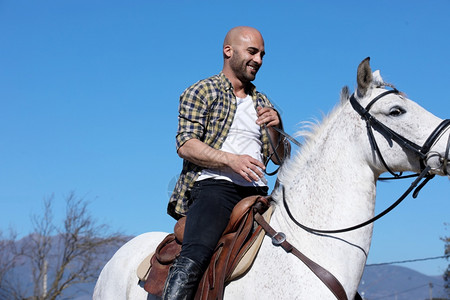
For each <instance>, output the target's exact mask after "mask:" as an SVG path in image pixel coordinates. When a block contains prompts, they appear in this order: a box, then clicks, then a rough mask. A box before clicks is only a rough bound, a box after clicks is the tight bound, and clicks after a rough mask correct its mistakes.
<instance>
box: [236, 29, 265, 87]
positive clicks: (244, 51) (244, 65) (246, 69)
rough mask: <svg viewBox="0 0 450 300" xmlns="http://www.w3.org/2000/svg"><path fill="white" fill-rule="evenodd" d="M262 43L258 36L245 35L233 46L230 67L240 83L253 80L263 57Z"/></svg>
mask: <svg viewBox="0 0 450 300" xmlns="http://www.w3.org/2000/svg"><path fill="white" fill-rule="evenodd" d="M264 54H265V52H264V41H263V39H262V37H261V36H260V35H258V34H247V35H245V36H242V37H241V38H240V41H239V43H237V44H236V45H234V46H233V55H232V56H231V58H230V61H229V63H230V67H231V70H232V71H233V72H234V74H235V75H236V77H237V78H238V79H239V80H241V81H242V82H249V81H253V80H254V79H255V76H256V73H258V70H259V68H260V67H261V65H262V61H263V57H264Z"/></svg>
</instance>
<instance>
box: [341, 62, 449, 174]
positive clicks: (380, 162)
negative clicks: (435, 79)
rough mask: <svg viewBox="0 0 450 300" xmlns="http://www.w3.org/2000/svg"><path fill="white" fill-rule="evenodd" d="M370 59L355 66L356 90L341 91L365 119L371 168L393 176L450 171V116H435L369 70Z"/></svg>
mask: <svg viewBox="0 0 450 300" xmlns="http://www.w3.org/2000/svg"><path fill="white" fill-rule="evenodd" d="M369 61H370V58H366V59H364V60H363V61H362V62H361V63H360V65H359V67H358V71H357V83H358V87H357V90H356V91H355V93H354V94H353V95H351V96H349V95H348V89H346V88H344V90H343V92H342V95H343V98H347V99H350V102H351V105H352V106H353V108H354V109H355V110H356V111H357V112H358V113H359V115H360V116H361V118H362V119H363V120H364V121H365V122H366V128H367V135H368V137H369V141H370V146H371V149H372V151H371V152H370V157H369V160H371V161H372V162H373V166H374V168H376V169H377V170H378V172H379V173H380V174H381V173H383V172H386V171H388V172H390V173H391V174H393V175H394V176H396V177H398V176H399V175H396V174H394V172H402V171H412V172H416V173H420V172H422V171H423V170H424V169H425V168H427V172H429V173H430V174H437V175H448V174H450V164H449V163H448V160H449V148H450V133H449V131H450V130H449V128H450V120H449V119H446V120H442V119H440V118H438V117H436V116H434V115H433V114H431V113H430V112H428V111H427V110H425V109H424V108H422V107H421V106H419V105H418V104H417V103H415V102H414V101H411V100H410V99H408V98H407V96H406V95H405V94H404V93H402V92H400V91H398V90H397V89H396V88H395V87H394V86H393V85H391V84H388V83H386V82H384V80H383V79H382V78H381V75H380V72H379V71H375V72H373V73H372V70H371V68H370V63H369Z"/></svg>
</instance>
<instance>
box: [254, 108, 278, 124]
mask: <svg viewBox="0 0 450 300" xmlns="http://www.w3.org/2000/svg"><path fill="white" fill-rule="evenodd" d="M256 109H257V114H258V119H257V120H256V124H258V125H263V124H266V125H267V127H272V126H278V125H280V117H279V116H278V113H277V112H276V111H275V110H274V109H273V108H271V107H261V106H258V107H257V108H256Z"/></svg>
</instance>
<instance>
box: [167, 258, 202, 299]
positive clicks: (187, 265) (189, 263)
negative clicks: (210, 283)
mask: <svg viewBox="0 0 450 300" xmlns="http://www.w3.org/2000/svg"><path fill="white" fill-rule="evenodd" d="M202 275H203V270H202V269H201V268H200V266H199V265H198V264H197V263H196V262H195V261H193V260H192V259H190V258H187V257H183V256H180V257H178V258H177V259H176V261H175V263H174V264H173V265H172V266H171V267H170V270H169V275H168V276H167V279H166V284H165V285H164V291H163V297H162V299H163V300H191V299H193V298H194V296H195V292H196V291H197V285H198V283H199V281H200V279H201V278H202Z"/></svg>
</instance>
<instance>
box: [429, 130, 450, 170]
mask: <svg viewBox="0 0 450 300" xmlns="http://www.w3.org/2000/svg"><path fill="white" fill-rule="evenodd" d="M449 128H450V127H449V126H447V127H446V128H445V131H449V130H448V129H449ZM442 137H445V135H443V134H440V137H439V138H438V140H440V139H441V138H442ZM435 142H437V141H435ZM438 145H442V143H439V144H438ZM433 148H436V147H433ZM449 161H450V132H449V133H448V136H447V141H446V146H445V149H444V151H437V150H434V149H432V150H430V151H429V152H428V153H427V154H426V156H425V159H424V162H425V165H427V166H430V168H431V170H430V172H431V173H433V174H437V175H446V176H449V178H450V163H449Z"/></svg>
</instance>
